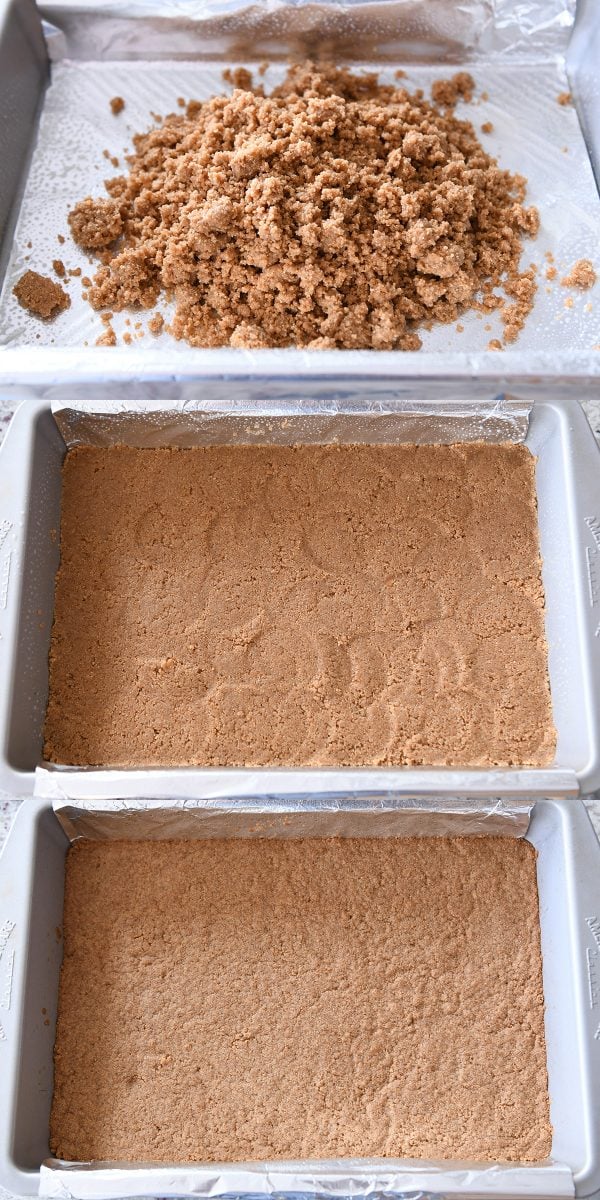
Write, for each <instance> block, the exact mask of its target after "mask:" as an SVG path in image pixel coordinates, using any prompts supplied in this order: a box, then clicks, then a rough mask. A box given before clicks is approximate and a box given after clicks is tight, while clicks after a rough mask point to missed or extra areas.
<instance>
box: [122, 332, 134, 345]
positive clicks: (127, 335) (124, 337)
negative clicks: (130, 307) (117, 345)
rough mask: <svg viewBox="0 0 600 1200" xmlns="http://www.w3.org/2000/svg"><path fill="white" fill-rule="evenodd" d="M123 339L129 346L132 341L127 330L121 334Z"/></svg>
mask: <svg viewBox="0 0 600 1200" xmlns="http://www.w3.org/2000/svg"><path fill="white" fill-rule="evenodd" d="M123 341H124V342H125V345H126V346H131V343H132V342H133V338H132V336H131V334H130V333H128V332H127V330H126V331H125V333H124V334H123Z"/></svg>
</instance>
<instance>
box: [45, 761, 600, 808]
mask: <svg viewBox="0 0 600 1200" xmlns="http://www.w3.org/2000/svg"><path fill="white" fill-rule="evenodd" d="M578 794H579V786H578V782H577V776H576V774H575V772H574V771H573V770H570V769H569V770H565V769H562V768H560V767H547V768H539V769H536V768H533V767H523V768H521V769H519V768H514V767H513V768H506V769H503V768H500V767H493V768H490V769H489V770H484V769H477V768H470V769H468V768H464V769H463V768H456V769H453V768H441V769H438V768H415V769H413V768H410V767H399V768H397V769H392V770H388V769H386V768H383V767H378V768H376V769H374V770H369V769H356V770H348V769H344V768H341V769H340V768H328V769H320V768H318V767H311V768H307V769H304V770H302V769H299V770H295V769H286V768H279V769H269V768H267V767H265V768H261V769H258V770H257V769H256V768H252V767H247V768H240V769H235V768H232V767H226V768H222V769H219V768H213V767H174V768H171V769H169V768H160V767H152V768H128V769H125V770H119V769H113V770H108V769H99V768H97V767H87V768H85V767H84V768H81V767H65V766H59V765H57V764H56V763H45V764H44V765H42V766H39V767H38V768H37V770H36V773H35V780H34V795H35V796H36V797H38V798H39V799H41V800H51V801H53V802H54V801H55V800H60V801H74V802H76V803H77V804H79V803H80V802H86V803H87V802H89V801H93V802H94V803H99V804H101V803H102V802H104V801H107V800H108V801H112V800H113V799H114V798H115V797H118V798H119V799H120V801H121V802H122V803H124V804H128V803H129V802H130V801H132V800H134V801H137V799H138V798H139V797H140V796H142V797H144V798H145V799H146V800H152V801H162V800H165V799H166V800H168V801H171V800H176V801H177V802H185V801H192V802H198V803H201V804H203V805H205V806H207V807H210V806H213V807H214V806H215V805H216V806H217V807H218V806H219V804H220V803H221V802H222V800H223V797H226V798H227V800H228V801H229V800H231V801H233V802H235V803H236V804H239V803H240V801H244V802H246V803H248V804H251V805H254V806H258V808H259V809H260V807H261V806H265V807H267V806H268V808H269V810H270V811H273V812H278V811H286V812H287V811H289V806H290V805H292V807H298V806H300V807H303V808H306V807H307V806H309V805H310V804H311V803H314V804H315V805H325V806H327V807H328V809H329V810H330V811H337V810H338V809H348V808H349V807H350V806H352V805H353V804H357V805H359V804H360V803H363V802H364V803H365V804H366V805H368V807H370V808H377V809H382V808H386V807H390V806H398V805H402V804H408V803H409V802H413V801H420V800H422V799H424V798H427V799H428V800H430V801H431V800H433V801H436V800H438V799H440V798H444V799H446V800H451V801H457V802H461V801H462V800H463V799H464V800H467V801H476V802H477V803H480V802H482V801H483V802H484V803H493V804H495V803H496V802H497V800H498V798H499V797H504V800H505V801H506V802H507V803H509V804H512V802H513V800H517V801H524V802H525V803H526V804H531V803H533V801H534V800H535V799H536V798H539V797H565V796H577V795H578Z"/></svg>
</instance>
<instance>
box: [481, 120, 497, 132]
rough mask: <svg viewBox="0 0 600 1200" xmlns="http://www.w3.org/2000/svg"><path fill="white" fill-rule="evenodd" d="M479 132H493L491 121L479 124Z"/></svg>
mask: <svg viewBox="0 0 600 1200" xmlns="http://www.w3.org/2000/svg"><path fill="white" fill-rule="evenodd" d="M481 132H482V133H493V132H494V126H493V124H492V122H491V121H484V122H483V125H482V126H481Z"/></svg>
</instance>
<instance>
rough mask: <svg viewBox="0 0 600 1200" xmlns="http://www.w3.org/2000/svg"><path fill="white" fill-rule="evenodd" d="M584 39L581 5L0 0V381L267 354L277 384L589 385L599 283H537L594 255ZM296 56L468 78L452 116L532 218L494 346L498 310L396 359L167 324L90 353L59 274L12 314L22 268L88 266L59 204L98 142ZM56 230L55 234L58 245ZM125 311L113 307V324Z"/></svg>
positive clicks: (422, 77)
mask: <svg viewBox="0 0 600 1200" xmlns="http://www.w3.org/2000/svg"><path fill="white" fill-rule="evenodd" d="M42 18H43V19H44V24H43V27H42ZM599 37H600V10H599V8H598V5H597V4H595V3H594V0H579V3H577V5H576V3H575V0H523V2H522V3H519V4H517V3H516V2H515V0H502V3H501V4H500V3H498V4H496V3H495V4H491V3H489V4H482V3H481V0H463V2H462V3H461V4H460V5H458V6H457V5H448V4H446V3H445V0H443V2H442V0H392V2H389V3H386V4H385V5H383V6H382V5H381V4H380V3H377V2H374V0H351V2H350V0H349V2H348V3H344V2H340V0H322V2H321V3H319V4H305V3H296V2H295V0H294V2H291V0H276V2H275V3H273V4H270V5H268V6H266V7H265V6H261V5H251V4H248V3H247V0H227V3H226V2H225V0H211V2H210V3H209V2H208V0H193V2H192V3H190V4H187V5H185V6H183V8H182V6H181V4H179V3H177V0H145V2H144V3H139V2H137V0H131V2H129V3H124V4H120V5H115V4H114V3H112V2H109V0H54V2H53V0H47V2H46V3H42V4H40V5H39V10H38V9H37V8H36V6H35V3H34V0H0V108H1V109H2V111H4V112H8V113H10V114H11V119H10V120H7V121H5V122H4V123H2V124H1V125H0V154H1V155H2V161H3V164H4V170H3V178H2V180H0V226H3V227H4V230H5V233H4V237H3V239H2V246H3V250H2V255H3V257H2V256H0V274H2V275H4V288H3V291H2V296H1V297H0V382H5V383H10V384H12V385H15V384H28V385H31V387H36V386H37V387H44V386H47V385H48V384H49V383H50V382H54V381H59V380H60V381H64V380H67V379H78V380H79V381H82V380H84V379H85V378H92V379H96V380H98V379H106V378H108V377H110V376H112V375H116V374H120V375H121V376H124V375H125V376H128V377H129V378H150V377H156V376H157V375H159V376H161V377H162V378H168V377H172V376H173V374H177V375H181V374H184V375H185V374H187V375H188V376H189V375H190V374H193V373H197V374H203V373H204V372H205V370H206V369H213V368H214V367H215V366H218V369H219V370H220V371H221V373H235V372H238V371H240V370H241V369H245V370H249V371H260V370H262V369H263V367H264V366H265V365H266V364H268V363H270V362H271V363H272V362H275V363H277V364H278V366H277V369H278V370H279V371H280V372H282V373H285V374H286V375H288V376H290V377H293V376H297V375H298V374H300V373H301V372H302V371H304V372H306V371H307V370H314V371H315V372H317V373H318V372H320V371H321V370H322V369H324V368H326V369H337V370H339V371H341V372H350V371H361V372H363V373H370V372H371V371H377V372H378V371H380V370H385V371H386V372H388V373H390V372H393V371H394V372H400V373H402V374H405V373H407V372H411V373H413V372H414V373H416V374H434V373H435V374H438V375H440V376H446V375H455V376H456V375H463V376H470V375H472V374H473V373H474V372H477V373H478V374H482V373H488V374H490V373H494V372H499V371H501V372H502V373H507V374H510V375H511V376H512V375H515V374H517V373H521V374H523V373H528V372H529V373H531V372H535V373H536V374H543V373H552V372H557V373H558V372H560V373H562V374H563V375H573V374H577V375H580V376H589V377H593V376H596V377H598V376H599V375H600V356H599V355H598V352H597V350H596V349H595V348H594V347H595V346H596V345H597V344H599V343H600V309H599V307H598V305H597V304H595V303H593V304H592V308H591V309H589V311H588V309H587V307H586V305H587V301H588V300H589V299H592V300H593V299H594V294H592V295H591V296H588V295H587V294H575V296H574V300H573V304H572V306H571V307H570V308H569V307H565V304H564V301H565V298H566V294H565V292H564V289H562V288H561V287H560V286H555V287H553V288H550V289H548V288H547V286H546V283H547V281H546V279H545V277H544V273H545V270H546V268H547V262H546V260H545V258H544V255H545V254H546V253H553V254H554V257H555V260H556V262H557V264H558V267H559V270H560V271H562V270H563V269H564V270H565V271H566V270H567V269H568V267H569V266H570V265H572V263H573V262H574V261H575V260H576V259H578V258H580V257H582V256H588V257H590V258H592V259H594V260H595V259H596V257H597V245H598V242H599V240H600V199H599V197H598V192H597V184H596V182H595V180H594V168H595V169H596V170H597V168H598V162H599V161H600V153H599V148H600V122H599V113H600V104H599V97H598V88H597V70H596V63H597V46H598V39H599ZM306 55H313V56H314V57H322V56H324V55H325V56H327V57H328V58H333V59H336V60H337V61H341V62H355V63H357V66H358V65H360V64H362V65H370V66H374V67H375V68H378V69H381V70H382V71H387V72H388V73H389V76H390V78H392V77H393V72H394V70H395V68H396V67H397V66H399V65H401V64H402V65H403V67H404V68H406V70H407V76H408V80H407V81H408V84H409V85H410V86H412V87H419V86H421V87H423V88H425V89H428V88H429V87H430V85H431V82H432V80H433V79H435V78H437V77H439V76H440V74H442V75H444V74H451V73H452V72H453V71H455V70H456V69H457V67H459V66H460V67H466V68H467V69H468V70H470V71H471V72H472V74H473V75H474V77H475V79H476V83H477V97H478V99H477V102H476V106H475V107H474V106H470V107H469V106H467V107H465V109H464V112H463V110H462V109H461V110H460V112H461V115H464V116H465V117H468V118H470V119H472V120H473V121H474V123H475V125H476V126H477V127H478V126H479V124H480V123H481V122H491V124H492V125H493V127H494V128H493V130H492V132H491V133H490V134H489V135H485V138H486V143H485V144H486V148H487V149H489V150H490V151H491V152H492V153H493V154H495V155H498V157H499V161H500V163H501V165H502V166H503V167H506V168H508V169H510V170H512V171H518V172H521V173H522V174H524V175H525V176H527V178H528V180H529V193H528V194H529V198H530V200H531V202H533V203H535V204H537V205H538V207H539V209H540V213H541V220H542V226H541V232H540V234H539V236H538V238H537V239H535V241H533V242H527V243H526V244H525V247H524V255H523V263H524V265H525V266H527V265H529V261H530V259H533V260H534V261H535V263H536V265H537V267H538V272H539V288H538V294H537V297H536V304H535V308H534V311H533V312H532V313H531V315H530V318H529V320H528V321H527V324H526V326H525V329H524V330H523V332H522V334H521V336H520V338H519V340H518V341H517V342H516V343H515V345H514V347H513V348H511V349H510V350H506V351H501V352H490V350H489V349H488V341H489V340H490V339H493V338H494V337H496V336H497V333H498V332H499V327H498V328H496V324H495V322H496V320H497V317H496V315H494V314H492V315H491V316H490V318H489V321H486V324H489V323H490V322H491V328H490V331H489V332H485V331H484V322H483V321H481V320H479V321H478V320H477V317H476V314H475V313H466V314H465V316H464V319H462V320H461V325H462V327H463V328H462V332H457V330H456V329H455V328H454V327H453V326H443V325H437V326H435V327H434V328H433V329H431V330H429V331H427V330H425V331H424V332H423V338H424V344H423V349H422V350H421V351H419V352H417V353H410V354H408V355H407V354H406V353H401V352H381V351H356V352H354V351H313V352H310V353H308V354H307V353H306V352H302V351H298V350H294V349H289V350H281V351H267V350H265V351H252V352H249V351H244V350H232V349H227V348H224V349H223V350H199V349H192V348H190V347H188V346H187V345H186V344H185V343H181V342H176V341H175V340H174V339H172V338H171V337H170V336H169V335H168V334H166V333H165V334H163V335H161V336H160V337H159V338H158V339H154V338H153V337H151V336H150V335H148V336H146V338H145V340H144V341H143V342H142V341H138V342H135V343H134V344H133V345H131V346H124V345H122V344H121V345H119V346H117V347H115V348H108V349H107V348H102V347H97V346H95V340H96V338H97V337H98V335H99V334H101V333H102V332H103V330H104V326H102V324H101V322H100V319H99V316H98V314H94V313H93V312H92V310H91V309H90V308H89V306H88V305H87V304H86V303H85V302H84V301H82V299H81V297H80V295H79V291H80V289H79V287H78V286H76V285H75V281H74V280H73V281H71V284H70V294H71V302H72V303H71V308H70V309H69V310H68V311H67V312H65V313H63V314H62V315H61V316H60V317H59V318H58V319H57V320H56V321H55V322H52V323H50V324H47V323H44V322H40V321H37V320H35V319H34V318H30V317H29V316H28V315H27V314H25V312H24V310H22V309H20V308H19V306H18V304H17V303H16V301H15V300H14V298H13V297H12V287H13V285H14V283H15V281H16V279H18V278H19V276H20V274H21V273H22V272H23V271H24V270H25V269H27V268H28V267H33V268H34V269H37V270H40V271H42V272H44V271H45V272H48V271H51V264H52V260H53V258H54V257H56V254H57V253H58V254H60V255H62V256H63V257H64V258H65V261H66V263H67V266H68V267H76V266H80V267H81V268H82V272H83V275H84V276H85V275H86V274H88V273H89V272H90V265H89V263H88V260H87V258H86V257H85V255H82V254H81V253H80V252H79V251H78V250H77V247H76V246H75V245H74V244H73V243H72V242H71V239H70V237H69V236H68V226H67V213H68V212H69V210H70V208H72V206H73V204H74V203H75V202H76V201H77V200H78V199H80V198H82V197H83V196H85V195H88V194H90V193H94V192H95V193H96V194H100V193H101V192H102V177H103V174H104V172H105V171H106V172H108V171H109V170H110V168H109V167H108V166H107V165H106V160H105V159H104V158H103V151H104V150H108V151H109V152H110V153H111V154H113V155H115V154H116V155H118V156H119V158H120V161H121V162H122V161H123V157H122V156H123V152H124V151H125V150H126V149H128V148H129V147H130V144H131V137H132V135H133V133H134V132H135V131H137V130H140V129H143V128H146V127H147V126H148V125H149V124H150V123H151V122H152V116H151V114H152V113H153V112H155V111H156V110H157V109H158V110H159V111H160V112H163V113H164V112H165V111H168V110H169V109H173V108H174V107H175V104H176V98H177V96H179V95H181V94H183V95H186V96H190V95H193V96H195V97H198V98H202V97H206V96H209V95H211V94H214V93H215V92H216V91H219V90H222V89H223V87H224V86H225V85H224V84H223V81H222V78H221V75H222V70H223V67H224V66H230V65H234V64H235V63H240V62H245V63H247V64H249V65H252V63H261V62H266V63H268V64H270V65H269V72H271V73H272V75H271V74H268V75H267V77H266V86H267V87H268V86H270V83H274V82H276V74H277V72H279V73H281V71H282V70H283V69H284V68H283V64H284V63H285V61H286V59H287V58H289V57H290V56H293V57H296V58H297V57H299V56H306ZM568 89H570V90H571V93H572V95H573V100H574V104H573V105H564V106H561V105H559V104H558V103H557V96H558V95H559V94H560V93H561V92H563V91H565V90H568ZM115 94H122V95H124V96H125V97H126V101H127V104H126V109H125V111H124V113H123V114H122V115H121V116H120V117H119V118H118V119H115V117H114V116H113V115H112V114H111V112H110V108H109V103H108V102H109V99H110V97H112V96H114V95H115ZM483 94H487V95H488V99H487V100H486V99H484V98H483ZM37 113H39V121H37V122H36V114H37ZM27 164H29V165H27ZM583 214H584V215H583ZM59 233H61V234H66V235H67V238H66V243H65V245H64V246H62V247H59V246H58V243H57V240H56V239H57V235H58V234H59ZM30 243H31V244H30ZM549 293H551V294H549ZM143 315H144V314H141V316H142V317H143ZM480 315H481V314H480ZM124 319H125V314H117V316H116V317H115V329H116V330H117V333H118V334H119V335H120V334H121V333H122V332H123V330H122V328H121V320H124ZM136 319H137V318H136ZM86 342H87V345H86V344H85V343H86ZM309 363H310V367H309V366H308V364H309ZM334 363H335V364H336V367H335V368H334V367H333V364H334Z"/></svg>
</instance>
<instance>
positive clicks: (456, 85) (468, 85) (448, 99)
mask: <svg viewBox="0 0 600 1200" xmlns="http://www.w3.org/2000/svg"><path fill="white" fill-rule="evenodd" d="M474 90H475V80H474V79H473V76H472V75H469V73H468V71H459V72H458V73H457V74H456V75H453V76H452V79H436V81H435V83H433V84H432V85H431V98H432V100H433V102H434V104H441V105H442V106H443V107H444V108H454V106H455V105H456V104H458V101H459V100H464V101H465V103H466V104H469V103H470V101H471V100H472V99H473V92H474Z"/></svg>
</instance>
